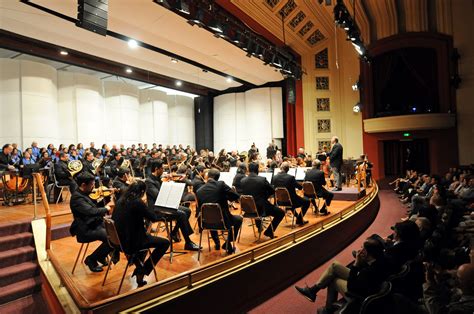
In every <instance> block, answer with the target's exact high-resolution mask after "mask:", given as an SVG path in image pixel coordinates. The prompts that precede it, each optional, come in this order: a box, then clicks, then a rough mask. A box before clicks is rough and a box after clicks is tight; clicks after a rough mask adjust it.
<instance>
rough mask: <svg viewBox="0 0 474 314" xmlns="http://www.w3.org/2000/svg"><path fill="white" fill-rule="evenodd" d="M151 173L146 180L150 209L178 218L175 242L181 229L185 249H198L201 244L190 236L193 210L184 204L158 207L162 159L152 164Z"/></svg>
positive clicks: (159, 214) (172, 233) (174, 229)
mask: <svg viewBox="0 0 474 314" xmlns="http://www.w3.org/2000/svg"><path fill="white" fill-rule="evenodd" d="M150 170H151V174H150V176H149V177H148V178H147V179H146V180H145V183H146V187H147V189H146V197H147V201H148V208H149V209H150V210H155V212H156V213H157V215H158V216H163V215H164V216H170V217H174V218H176V226H175V227H174V228H173V230H172V231H171V239H172V240H173V241H174V242H179V241H180V239H179V235H178V232H179V230H180V229H181V233H182V234H183V237H184V240H185V244H184V249H185V250H188V251H198V250H199V249H200V248H199V246H198V245H197V244H196V243H194V242H193V241H191V238H190V237H189V236H190V235H191V234H192V233H193V228H192V227H191V225H190V224H189V217H190V216H191V210H190V209H189V208H187V207H184V206H179V208H178V209H177V210H176V209H172V208H164V207H156V206H155V201H156V198H157V197H158V194H159V193H160V189H161V175H162V174H163V163H162V162H161V161H154V162H152V163H151V164H150Z"/></svg>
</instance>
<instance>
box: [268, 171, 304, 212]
mask: <svg viewBox="0 0 474 314" xmlns="http://www.w3.org/2000/svg"><path fill="white" fill-rule="evenodd" d="M272 182H273V186H274V187H275V188H279V187H281V188H286V189H287V190H288V193H289V194H290V198H291V203H292V204H293V207H295V208H297V207H301V205H302V204H301V199H300V197H299V196H298V195H297V194H296V189H298V190H301V188H302V187H301V185H299V184H298V183H297V182H296V179H295V177H294V176H292V175H289V174H288V173H285V172H283V171H282V172H279V173H278V174H277V175H276V176H274V177H273V181H272Z"/></svg>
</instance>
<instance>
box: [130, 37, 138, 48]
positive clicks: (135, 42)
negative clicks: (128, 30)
mask: <svg viewBox="0 0 474 314" xmlns="http://www.w3.org/2000/svg"><path fill="white" fill-rule="evenodd" d="M128 47H130V48H131V49H135V48H137V47H138V43H137V41H136V40H135V39H129V40H128Z"/></svg>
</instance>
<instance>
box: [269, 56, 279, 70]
mask: <svg viewBox="0 0 474 314" xmlns="http://www.w3.org/2000/svg"><path fill="white" fill-rule="evenodd" d="M271 64H272V65H273V66H276V67H278V68H281V61H280V59H278V57H277V55H276V54H274V55H273V57H272V62H271Z"/></svg>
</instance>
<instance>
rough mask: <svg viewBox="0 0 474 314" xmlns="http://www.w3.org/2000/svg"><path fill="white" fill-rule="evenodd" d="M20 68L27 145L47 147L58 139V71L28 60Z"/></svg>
mask: <svg viewBox="0 0 474 314" xmlns="http://www.w3.org/2000/svg"><path fill="white" fill-rule="evenodd" d="M20 68H21V94H22V100H21V104H22V106H21V110H22V126H23V142H24V145H30V144H31V142H33V141H37V142H38V144H39V145H40V146H46V145H48V143H50V142H53V141H56V140H57V138H58V103H57V99H58V97H57V85H56V80H57V75H56V69H54V68H53V67H51V66H49V65H46V64H41V63H36V62H31V61H25V60H22V61H21V62H20Z"/></svg>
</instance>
